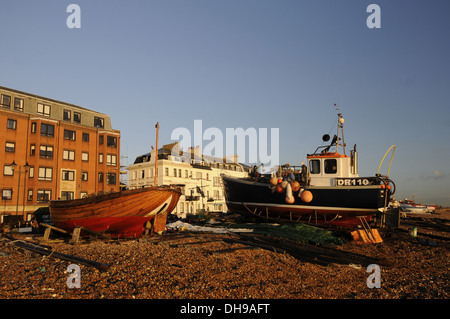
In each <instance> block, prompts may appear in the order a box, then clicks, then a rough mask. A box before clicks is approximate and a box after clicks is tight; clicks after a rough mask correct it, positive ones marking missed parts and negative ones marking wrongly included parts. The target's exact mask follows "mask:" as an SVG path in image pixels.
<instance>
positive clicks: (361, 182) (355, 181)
mask: <svg viewBox="0 0 450 319" xmlns="http://www.w3.org/2000/svg"><path fill="white" fill-rule="evenodd" d="M372 184H373V183H372V181H371V180H369V179H368V178H336V186H367V185H372Z"/></svg>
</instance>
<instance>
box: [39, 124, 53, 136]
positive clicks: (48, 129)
mask: <svg viewBox="0 0 450 319" xmlns="http://www.w3.org/2000/svg"><path fill="white" fill-rule="evenodd" d="M41 135H43V136H49V137H53V136H55V126H54V125H51V124H45V123H41Z"/></svg>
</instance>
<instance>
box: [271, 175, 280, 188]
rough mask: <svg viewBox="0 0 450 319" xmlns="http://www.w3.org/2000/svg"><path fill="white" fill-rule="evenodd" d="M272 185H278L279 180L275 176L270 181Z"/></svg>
mask: <svg viewBox="0 0 450 319" xmlns="http://www.w3.org/2000/svg"><path fill="white" fill-rule="evenodd" d="M270 184H272V185H273V186H275V185H277V184H278V178H276V177H275V176H274V177H272V178H271V179H270Z"/></svg>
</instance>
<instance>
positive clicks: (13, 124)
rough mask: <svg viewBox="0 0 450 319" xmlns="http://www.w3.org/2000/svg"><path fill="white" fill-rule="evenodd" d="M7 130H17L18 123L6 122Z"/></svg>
mask: <svg viewBox="0 0 450 319" xmlns="http://www.w3.org/2000/svg"><path fill="white" fill-rule="evenodd" d="M6 128H9V129H11V130H15V129H16V128H17V121H16V120H11V119H8V121H7V122H6Z"/></svg>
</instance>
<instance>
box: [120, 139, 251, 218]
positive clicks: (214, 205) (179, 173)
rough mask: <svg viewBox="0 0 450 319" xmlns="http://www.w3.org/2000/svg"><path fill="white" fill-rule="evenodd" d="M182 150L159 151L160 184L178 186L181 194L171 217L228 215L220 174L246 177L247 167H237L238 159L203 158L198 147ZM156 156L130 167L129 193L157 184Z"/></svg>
mask: <svg viewBox="0 0 450 319" xmlns="http://www.w3.org/2000/svg"><path fill="white" fill-rule="evenodd" d="M179 146H180V145H179V143H173V144H168V145H164V146H163V147H162V148H160V149H159V151H158V163H157V169H158V174H157V184H158V185H178V186H180V188H181V192H182V196H181V197H180V200H179V202H178V205H177V207H176V209H175V210H174V211H173V212H172V214H176V215H177V216H178V217H181V218H184V217H186V215H187V214H199V213H203V212H227V206H226V203H225V195H224V189H223V183H222V178H221V174H225V175H230V176H234V177H246V176H248V167H247V166H245V165H242V164H239V163H238V161H237V155H234V156H233V157H232V158H231V159H232V161H230V158H227V159H228V160H226V158H220V159H219V158H215V157H211V156H205V155H202V154H201V149H200V148H199V147H197V148H191V149H189V151H187V152H182V151H180V150H179ZM155 153H156V151H155V150H152V151H151V152H150V153H147V154H144V155H141V156H139V157H137V158H136V160H135V162H134V164H132V165H130V166H128V167H127V170H128V179H129V181H128V183H129V188H130V189H134V188H139V187H148V186H153V185H154V184H155V175H154V172H155V160H154V159H155ZM174 154H176V155H174Z"/></svg>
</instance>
